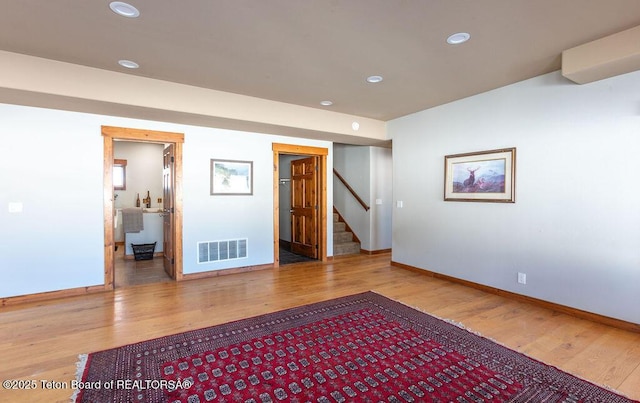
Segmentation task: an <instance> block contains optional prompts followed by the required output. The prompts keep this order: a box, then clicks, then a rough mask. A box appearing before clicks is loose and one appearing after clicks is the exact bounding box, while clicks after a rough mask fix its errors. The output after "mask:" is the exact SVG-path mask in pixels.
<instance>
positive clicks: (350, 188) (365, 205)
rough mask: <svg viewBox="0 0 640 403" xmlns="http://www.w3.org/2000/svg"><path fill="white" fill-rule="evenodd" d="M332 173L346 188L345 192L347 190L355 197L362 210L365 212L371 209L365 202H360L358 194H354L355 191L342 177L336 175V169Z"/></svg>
mask: <svg viewBox="0 0 640 403" xmlns="http://www.w3.org/2000/svg"><path fill="white" fill-rule="evenodd" d="M333 173H334V175H335V176H337V177H338V179H340V182H342V184H343V185H344V186H345V187H346V188H347V190H348V191H349V192H350V193H351V194H352V195H353V197H355V198H356V200H357V201H358V203H360V205H361V206H362V208H364V210H365V211H369V209H370V208H371V207H369V206H368V205H367V203H365V202H364V200H362V198H361V197H360V196H358V194H357V193H356V191H355V190H353V188H352V187H351V186H350V185H349V184H348V183H347V181H346V179H344V178H343V177H342V175H340V174H339V173H338V171H336V169H335V168H333Z"/></svg>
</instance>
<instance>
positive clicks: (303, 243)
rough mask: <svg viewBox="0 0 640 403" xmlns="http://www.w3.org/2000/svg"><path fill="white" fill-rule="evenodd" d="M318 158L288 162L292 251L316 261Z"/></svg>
mask: <svg viewBox="0 0 640 403" xmlns="http://www.w3.org/2000/svg"><path fill="white" fill-rule="evenodd" d="M318 204H319V202H318V169H317V157H309V158H304V159H301V160H295V161H291V251H292V252H293V253H297V254H299V255H303V256H308V257H311V258H314V259H317V258H318Z"/></svg>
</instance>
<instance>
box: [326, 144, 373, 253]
mask: <svg viewBox="0 0 640 403" xmlns="http://www.w3.org/2000/svg"><path fill="white" fill-rule="evenodd" d="M333 152H334V168H335V169H336V171H338V173H339V174H340V175H341V176H342V177H343V178H344V179H345V180H346V181H347V183H349V185H350V186H351V187H352V188H353V190H354V191H355V192H356V193H357V194H358V196H360V197H361V198H362V199H363V200H364V202H365V203H367V204H368V205H371V200H370V195H371V176H370V175H371V172H370V166H371V154H370V151H369V147H367V146H352V145H346V144H334V146H333ZM331 177H332V178H333V186H334V195H333V204H334V206H335V207H336V209H337V210H338V211H339V212H340V214H341V215H342V217H343V218H344V219H345V220H346V221H347V223H348V224H349V227H351V229H352V230H353V232H354V233H355V234H356V236H357V237H358V238H359V239H360V246H361V247H362V249H366V250H371V237H370V234H371V218H370V212H369V211H365V209H364V208H362V206H361V205H360V203H358V201H357V200H356V199H355V197H353V195H352V194H351V193H350V192H349V191H348V190H347V188H346V187H345V186H344V184H342V182H340V180H338V178H337V177H336V176H335V175H334V174H333V172H332V173H331Z"/></svg>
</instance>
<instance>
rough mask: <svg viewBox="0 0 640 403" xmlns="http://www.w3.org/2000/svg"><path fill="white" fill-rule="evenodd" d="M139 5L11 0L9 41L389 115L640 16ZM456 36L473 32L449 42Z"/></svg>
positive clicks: (375, 4) (46, 52)
mask: <svg viewBox="0 0 640 403" xmlns="http://www.w3.org/2000/svg"><path fill="white" fill-rule="evenodd" d="M129 3H130V4H132V5H134V6H135V7H137V8H138V9H139V10H140V12H141V16H140V17H139V18H136V19H130V18H125V17H121V16H118V15H116V14H114V13H113V12H112V11H111V10H110V8H109V1H108V0H83V1H80V0H55V1H52V0H13V1H11V0H5V1H3V4H2V11H1V12H0V49H1V50H6V51H10V52H16V53H23V54H27V55H32V56H38V57H43V58H47V59H53V60H59V61H65V62H70V63H75V64H80V65H86V66H91V67H97V68H101V69H106V70H113V71H119V72H125V73H129V74H135V75H140V76H145V77H151V78H156V79H161V80H167V81H173V82H178V83H182V84H189V85H194V86H198V87H205V88H211V89H216V90H221V91H226V92H232V93H238V94H243V95H250V96H254V97H259V98H264V99H269V100H277V101H281V102H287V103H292V104H297V105H303V106H309V107H314V108H323V109H328V110H332V111H336V112H343V113H347V114H351V115H358V116H364V117H369V118H374V119H379V120H389V119H393V118H396V117H400V116H403V115H407V114H410V113H413V112H416V111H419V110H423V109H427V108H430V107H433V106H436V105H440V104H443V103H447V102H450V101H454V100H457V99H461V98H464V97H468V96H471V95H474V94H478V93H481V92H484V91H488V90H491V89H494V88H498V87H501V86H504V85H508V84H511V83H514V82H518V81H522V80H525V79H528V78H531V77H535V76H538V75H541V74H545V73H548V72H551V71H554V70H558V69H559V68H560V62H561V52H562V51H563V50H565V49H568V48H571V47H574V46H576V45H580V44H583V43H586V42H589V41H592V40H595V39H598V38H601V37H604V36H607V35H610V34H613V33H617V32H620V31H623V30H625V29H628V28H631V27H634V26H636V25H640V0H482V1H480V0H475V1H473V0H333V1H332V0H188V1H175V0H173V1H168V0H131V1H129ZM456 32H469V33H470V34H471V39H470V40H469V42H467V43H465V44H461V45H456V46H451V45H448V44H447V43H446V38H447V37H448V36H449V35H450V34H453V33H456ZM120 59H130V60H134V61H136V62H137V63H139V64H140V66H141V67H140V69H138V70H127V69H124V68H122V67H120V66H119V65H118V63H117V62H118V60H120ZM373 74H378V75H382V76H383V77H384V81H383V82H382V83H379V84H375V85H373V84H368V83H367V82H366V81H365V78H366V77H367V76H369V75H373ZM323 100H331V101H333V103H334V104H333V105H332V106H330V107H323V106H320V101H323Z"/></svg>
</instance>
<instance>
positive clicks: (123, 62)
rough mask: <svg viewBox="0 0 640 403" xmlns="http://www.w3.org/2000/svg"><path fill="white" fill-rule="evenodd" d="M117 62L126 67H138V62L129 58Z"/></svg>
mask: <svg viewBox="0 0 640 403" xmlns="http://www.w3.org/2000/svg"><path fill="white" fill-rule="evenodd" d="M118 64H119V65H120V66H122V67H126V68H128V69H137V68H138V67H140V65H139V64H138V63H136V62H134V61H131V60H118Z"/></svg>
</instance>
